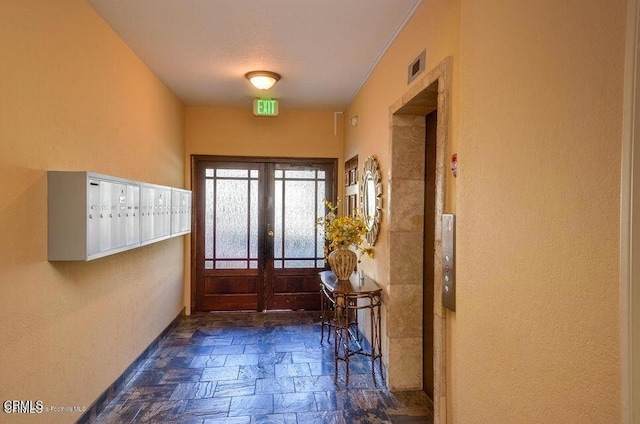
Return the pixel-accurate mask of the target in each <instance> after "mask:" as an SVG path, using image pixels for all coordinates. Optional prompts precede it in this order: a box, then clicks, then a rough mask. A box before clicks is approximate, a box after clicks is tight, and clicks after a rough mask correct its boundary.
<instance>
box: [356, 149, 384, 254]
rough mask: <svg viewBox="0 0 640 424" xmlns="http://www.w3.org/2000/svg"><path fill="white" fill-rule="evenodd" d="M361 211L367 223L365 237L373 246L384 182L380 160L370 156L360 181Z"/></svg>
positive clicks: (377, 227) (379, 215) (380, 211)
mask: <svg viewBox="0 0 640 424" xmlns="http://www.w3.org/2000/svg"><path fill="white" fill-rule="evenodd" d="M360 213H361V214H362V216H363V218H364V221H365V223H366V225H367V234H366V235H365V238H366V239H367V243H368V244H369V245H371V246H373V245H374V244H375V242H376V239H377V238H378V231H379V228H380V219H381V214H382V182H381V178H380V169H379V168H378V162H377V161H376V159H375V158H374V157H373V156H369V157H368V158H367V160H366V161H365V162H364V172H363V173H362V180H361V181H360Z"/></svg>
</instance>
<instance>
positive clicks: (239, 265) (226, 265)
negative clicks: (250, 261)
mask: <svg viewBox="0 0 640 424" xmlns="http://www.w3.org/2000/svg"><path fill="white" fill-rule="evenodd" d="M216 269H247V261H216Z"/></svg>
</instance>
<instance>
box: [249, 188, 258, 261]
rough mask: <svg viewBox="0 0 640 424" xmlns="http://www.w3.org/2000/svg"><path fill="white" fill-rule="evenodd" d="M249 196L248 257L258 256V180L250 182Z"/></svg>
mask: <svg viewBox="0 0 640 424" xmlns="http://www.w3.org/2000/svg"><path fill="white" fill-rule="evenodd" d="M250 187H251V191H250V193H251V196H250V199H251V200H250V203H249V225H250V233H249V257H250V258H257V257H258V181H257V180H252V181H251V182H250Z"/></svg>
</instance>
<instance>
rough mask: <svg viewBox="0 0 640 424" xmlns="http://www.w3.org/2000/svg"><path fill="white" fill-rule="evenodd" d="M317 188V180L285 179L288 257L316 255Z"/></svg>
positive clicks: (285, 249) (285, 245)
mask: <svg viewBox="0 0 640 424" xmlns="http://www.w3.org/2000/svg"><path fill="white" fill-rule="evenodd" d="M315 190H316V183H315V181H288V180H285V193H284V218H285V228H284V256H285V257H286V258H313V257H315V256H316V248H315V235H316V224H315V222H316V196H315V195H314V194H313V193H315ZM311 266H313V265H311Z"/></svg>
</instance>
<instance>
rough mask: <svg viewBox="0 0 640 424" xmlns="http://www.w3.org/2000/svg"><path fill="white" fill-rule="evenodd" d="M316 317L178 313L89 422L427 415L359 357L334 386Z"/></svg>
mask: <svg viewBox="0 0 640 424" xmlns="http://www.w3.org/2000/svg"><path fill="white" fill-rule="evenodd" d="M317 315H318V313H317V312H311V313H309V312H305V313H297V312H296V313H227V314H215V315H214V314H211V315H196V316H193V315H192V316H183V317H181V318H180V320H179V322H178V324H177V325H176V326H175V327H174V328H173V329H172V330H171V331H170V332H169V334H168V335H167V337H166V338H165V340H164V341H162V342H161V344H160V346H159V347H158V349H157V350H156V352H154V353H153V354H152V356H151V357H150V358H149V359H148V360H147V361H145V362H144V363H143V364H142V365H141V367H140V369H139V370H138V371H137V373H135V374H134V376H133V378H132V379H131V381H129V382H128V383H127V384H126V385H125V386H124V387H123V389H122V392H121V393H120V394H119V395H118V396H117V397H116V398H115V399H114V400H113V401H112V402H111V403H110V404H109V405H107V407H106V408H105V410H104V411H103V413H102V414H100V416H99V417H98V419H97V420H96V423H99V424H107V423H113V424H115V423H132V422H152V423H159V422H162V423H199V424H208V423H216V424H225V423H233V424H236V423H237V424H248V423H286V424H292V423H293V424H295V423H297V424H303V423H349V424H351V423H431V422H432V414H431V406H430V401H429V400H428V398H427V397H426V396H425V395H424V393H422V392H402V393H396V394H394V393H391V392H389V391H388V390H386V389H385V388H376V387H375V386H374V384H373V382H372V379H371V374H370V373H371V368H370V362H369V361H368V359H367V358H364V357H359V356H357V355H356V357H355V358H354V359H352V361H351V365H350V371H351V376H350V382H349V388H348V389H345V387H344V379H343V378H342V379H339V381H338V384H337V385H335V384H334V380H333V376H334V369H335V368H334V361H333V344H332V343H327V342H326V341H325V343H324V344H322V345H321V344H320V325H319V320H318V317H317ZM293 323H295V325H294V324H293ZM340 367H343V365H340ZM342 371H343V370H342ZM342 376H344V372H342ZM378 381H380V380H379V376H378Z"/></svg>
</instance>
